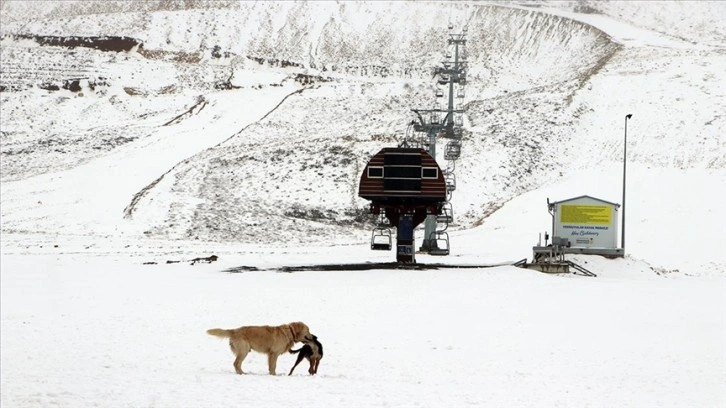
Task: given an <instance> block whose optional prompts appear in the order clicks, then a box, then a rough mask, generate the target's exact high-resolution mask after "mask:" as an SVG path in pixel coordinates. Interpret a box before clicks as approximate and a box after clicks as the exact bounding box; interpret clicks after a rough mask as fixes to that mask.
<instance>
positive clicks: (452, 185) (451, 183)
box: [444, 173, 456, 191]
mask: <svg viewBox="0 0 726 408" xmlns="http://www.w3.org/2000/svg"><path fill="white" fill-rule="evenodd" d="M444 181H445V182H446V191H454V190H456V175H455V174H454V173H450V174H447V175H446V176H445V177H444Z"/></svg>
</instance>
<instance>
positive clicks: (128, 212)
mask: <svg viewBox="0 0 726 408" xmlns="http://www.w3.org/2000/svg"><path fill="white" fill-rule="evenodd" d="M306 89H308V88H307V87H305V88H300V89H297V90H295V91H293V92H290V93H289V94H287V95H285V96H284V97H283V98H282V99H281V100H280V102H279V103H278V104H277V105H275V107H274V108H272V109H270V110H269V111H268V112H267V113H265V114H264V115H263V116H262V117H261V118H260V119H258V120H256V121H254V122H251V123H249V124H247V125H246V126H245V127H243V128H242V129H240V130H239V131H238V132H236V133H234V134H232V136H230V137H228V138H226V139H224V140H223V141H221V142H219V143H217V144H215V145H214V146H211V147H208V148H206V149H205V150H209V149H214V148H216V147H219V146H221V145H222V144H224V143H226V142H227V141H228V140H230V139H232V138H233V137H235V136H238V135H240V134H242V132H244V131H245V130H247V128H249V127H250V126H252V125H256V124H258V123H260V122H262V121H263V120H265V118H267V117H268V116H269V115H270V114H271V113H272V112H274V111H276V110H277V109H278V108H279V107H280V106H282V104H283V103H285V101H286V100H287V98H289V97H291V96H293V95H296V94H299V93H302V92H303V91H304V90H306ZM203 101H204V102H205V103H204V105H203V106H202V108H204V106H206V101H205V100H204V98H202V100H201V101H200V103H201V102H203ZM198 105H199V103H197V105H194V107H196V106H198ZM194 107H192V108H191V109H190V110H189V111H187V112H184V113H182V115H180V116H183V115H185V114H188V113H189V112H190V111H192V110H193V109H194ZM200 110H201V109H200ZM177 118H178V117H177ZM177 118H174V119H172V121H171V122H173V121H175V120H176V119H177ZM171 122H169V123H171ZM167 124H168V123H167ZM165 125H166V124H165ZM197 154H199V152H197V153H195V154H194V155H192V156H189V157H187V158H186V159H184V160H182V161H180V162H178V163H177V164H175V165H174V166H172V167H171V168H170V169H169V170H167V171H165V172H164V173H162V174H161V176H159V177H158V178H157V179H156V180H154V181H152V182H151V183H149V184H148V185H147V186H146V187H144V188H142V189H141V190H139V192H137V193H136V194H134V196H133V198H131V202H130V203H129V204H128V205H127V206H126V208H124V218H125V219H131V218H132V217H133V213H134V211H136V207H137V205H138V203H139V202H140V201H141V199H142V198H144V197H145V196H146V195H147V194H148V193H149V192H150V191H151V190H152V189H153V188H154V187H156V186H157V185H158V184H159V182H161V180H163V179H164V177H166V176H167V175H168V174H169V173H171V172H172V171H173V170H174V169H176V168H177V167H179V165H181V164H185V163H188V162H189V160H190V159H191V158H192V157H194V156H195V155H197Z"/></svg>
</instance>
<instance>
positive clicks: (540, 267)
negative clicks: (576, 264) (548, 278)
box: [521, 263, 570, 273]
mask: <svg viewBox="0 0 726 408" xmlns="http://www.w3.org/2000/svg"><path fill="white" fill-rule="evenodd" d="M521 267H522V268H527V269H532V270H535V271H540V272H544V273H570V265H569V264H566V263H524V264H521Z"/></svg>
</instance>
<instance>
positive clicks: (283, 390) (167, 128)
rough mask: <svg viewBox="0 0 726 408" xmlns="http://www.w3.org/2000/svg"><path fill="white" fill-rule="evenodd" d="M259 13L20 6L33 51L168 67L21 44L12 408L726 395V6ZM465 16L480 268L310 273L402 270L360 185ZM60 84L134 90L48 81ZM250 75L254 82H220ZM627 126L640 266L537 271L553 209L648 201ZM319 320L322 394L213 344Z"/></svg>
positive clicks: (472, 258)
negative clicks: (549, 203)
mask: <svg viewBox="0 0 726 408" xmlns="http://www.w3.org/2000/svg"><path fill="white" fill-rule="evenodd" d="M47 4H48V5H50V4H51V3H47ZM54 4H55V3H54ZM170 4H171V3H170ZM180 4H181V3H180ZM190 4H191V3H190ZM230 4H231V5H229V6H224V5H222V2H216V3H213V4H211V5H209V4H208V5H206V6H204V5H203V4H202V3H200V5H198V6H195V8H194V9H193V10H185V9H184V8H183V7H181V8H180V9H179V10H161V11H149V10H140V9H132V8H133V7H142V6H143V7H152V6H153V4H151V5H150V3H149V4H146V5H139V4H137V5H133V4H130V3H113V4H111V5H108V4H106V3H105V2H65V3H63V2H61V3H57V4H56V6H57V8H56V9H54V10H55V11H54V12H56V13H58V15H57V16H55V17H54V16H48V15H46V14H45V13H44V12H43V10H44V9H43V7H39V6H38V4H37V3H35V2H4V3H3V4H2V13H3V15H2V17H3V19H2V20H3V27H2V33H3V34H7V33H8V32H13V30H18V31H23V30H24V32H27V33H33V34H51V35H103V34H106V35H133V36H137V37H140V38H144V39H145V40H146V45H147V47H148V50H147V52H149V53H151V52H152V51H153V52H162V51H163V52H165V53H168V54H163V55H165V57H163V58H159V59H154V58H151V57H148V55H151V54H144V55H147V56H144V55H142V54H141V52H139V51H138V50H136V51H132V52H129V53H104V52H101V51H97V50H90V49H80V48H78V49H75V50H74V51H72V52H68V51H67V50H63V49H60V48H58V47H39V46H38V45H37V44H35V43H33V42H31V41H27V40H23V41H17V40H13V39H12V38H9V37H6V38H3V39H2V44H1V46H2V49H1V50H0V51H2V53H1V54H2V62H3V67H2V70H0V74H2V77H0V82H1V83H3V84H5V83H8V82H13V81H15V82H16V83H20V84H21V85H22V86H24V87H25V86H30V88H23V89H24V90H22V91H14V92H2V93H1V94H0V101H1V105H0V125H1V127H2V131H1V132H0V137H2V138H1V139H0V141H2V146H0V147H1V148H2V163H0V168H2V174H0V179H1V180H2V183H1V184H0V200H1V201H0V212H1V217H0V226H1V227H2V231H1V232H2V234H1V235H0V251H1V256H0V271H1V273H0V319H1V320H0V324H1V327H0V388H1V389H0V405H2V406H3V407H46V406H62V407H76V406H101V407H128V406H133V407H177V406H190V407H192V406H195V407H196V406H202V407H207V406H209V407H215V406H220V405H229V404H235V405H236V404H239V405H252V406H255V407H268V406H269V407H272V406H280V405H287V406H330V407H337V406H350V407H361V406H392V407H434V406H442V405H445V406H491V407H503V406H504V407H508V406H512V407H529V406H538V407H541V406H546V407H550V406H551V407H583V406H588V407H686V406H687V407H717V406H726V387H724V384H726V300H725V299H726V298H725V297H724V293H726V246H725V245H724V243H723V228H722V226H721V223H720V220H722V219H726V193H725V192H726V160H725V159H724V157H726V144H725V143H726V142H725V141H724V138H723V133H724V130H726V116H724V114H723V112H725V111H726V82H725V81H726V79H725V78H724V76H723V72H724V70H726V51H725V50H726V42H725V40H726V34H725V32H726V30H725V29H724V26H723V23H722V21H724V20H723V19H722V18H720V17H719V16H722V15H724V14H726V7H724V6H723V5H721V3H719V2H695V3H693V2H664V3H659V4H657V3H652V2H642V3H637V4H636V6H631V4H632V3H630V2H608V3H600V2H589V1H579V2H551V1H538V2H529V3H523V4H518V3H507V4H505V3H494V5H491V4H489V3H480V4H478V3H463V2H462V3H450V4H449V3H445V4H444V3H433V2H432V3H426V4H425V5H416V4H415V3H406V2H393V3H375V4H370V3H345V2H344V3H341V4H339V5H336V4H334V3H326V2H321V3H315V2H313V3H303V2H301V3H234V2H232V3H230ZM648 4H654V6H651V7H649V6H648ZM505 6H506V7H505ZM123 7H127V8H128V9H124V10H119V8H123ZM169 7H171V6H169ZM652 7H656V8H655V9H654V8H652ZM109 8H115V9H114V10H110V9H109ZM593 10H596V11H599V12H600V13H597V12H593ZM64 13H65V14H64ZM437 13H439V14H437ZM242 14H244V15H245V16H246V17H245V18H246V20H245V21H246V24H244V25H243V27H242V28H240V27H239V24H237V23H236V19H237V17H238V16H239V15H242ZM30 15H32V16H34V17H39V16H42V17H43V18H36V19H35V20H33V21H31V19H29V16H30ZM435 15H448V16H449V17H448V18H449V19H450V20H452V21H455V22H457V23H460V22H464V21H468V22H469V28H470V30H469V35H470V43H471V47H470V56H471V60H472V62H471V67H470V75H471V76H470V78H471V79H470V85H469V86H468V87H467V99H466V103H467V118H466V122H465V125H466V130H467V132H468V133H467V136H466V138H465V139H464V144H463V151H462V157H461V159H460V160H459V162H458V163H457V166H459V168H457V181H458V183H457V190H456V192H455V195H454V200H453V204H454V209H455V217H456V218H457V226H455V228H452V229H453V231H451V232H450V234H451V243H452V249H451V255H450V256H449V257H446V258H442V257H431V256H428V255H423V254H421V255H417V261H418V262H419V263H421V264H424V265H428V266H429V268H425V269H403V268H402V269H385V268H383V267H373V268H372V269H371V270H357V271H354V270H346V269H347V268H345V267H341V268H339V269H340V270H304V271H298V272H285V271H286V270H287V269H285V268H286V267H287V268H289V267H296V266H310V265H321V264H342V265H354V264H355V265H360V264H366V263H381V264H383V263H388V262H392V261H393V260H394V258H395V256H394V254H393V253H392V252H383V253H381V252H372V251H370V250H369V249H368V248H369V244H368V237H369V235H368V234H369V232H368V230H367V225H366V224H365V223H363V222H360V221H359V220H358V219H357V217H358V216H359V215H360V212H361V210H362V209H365V206H366V203H365V202H364V201H363V200H361V199H359V198H358V197H356V191H355V189H356V188H357V179H358V177H359V174H360V171H361V168H362V166H363V165H364V164H365V162H366V161H367V160H368V157H369V156H370V155H372V154H374V153H376V152H377V151H378V150H379V149H380V148H382V147H386V146H391V145H395V143H396V142H397V141H398V140H400V138H401V136H402V134H403V133H404V132H405V125H406V123H407V120H410V118H409V117H408V116H406V115H407V114H408V110H409V109H410V108H412V107H417V106H422V105H428V101H429V100H430V99H428V98H431V94H432V92H431V91H432V90H433V87H432V85H431V82H432V81H431V78H430V75H429V73H428V72H425V71H422V72H416V71H414V72H413V73H412V74H410V76H407V75H406V74H405V72H406V71H405V70H404V68H405V67H406V64H411V65H412V66H415V65H421V64H423V65H426V64H435V63H437V62H438V60H439V56H438V55H439V54H438V53H440V47H441V44H442V43H443V40H442V41H435V40H433V39H432V38H431V37H429V35H434V36H439V35H443V34H445V32H446V30H445V27H442V26H441V25H442V24H443V25H445V24H446V23H447V22H446V21H438V20H436V19H435V18H434V16H435ZM310 16H317V17H319V18H311V17H310ZM321 16H323V17H321ZM554 16H556V17H554ZM273 17H274V18H273ZM404 21H405V22H406V23H407V24H405V25H402V24H401V22H404ZM583 23H584V24H583ZM256 33H264V35H261V36H259V37H265V38H264V40H262V39H260V38H259V37H258V36H256ZM392 38H394V39H397V40H400V42H399V44H400V47H401V48H400V49H399V48H396V47H390V46H381V45H382V44H387V43H386V41H388V40H391V39H392ZM437 38H438V37H437ZM442 38H443V37H442ZM424 40H429V41H428V42H425V41H424ZM215 44H221V45H222V47H223V49H224V50H229V51H231V52H232V53H233V54H235V55H237V57H234V58H230V59H226V60H225V59H222V60H220V61H217V60H210V58H209V56H208V55H207V54H206V53H207V52H208V50H209V49H210V48H211V47H212V46H213V45H215ZM336 47H342V48H341V49H344V50H346V52H347V54H344V55H342V54H335V53H334V52H333V51H334V50H337V49H339V48H336ZM346 47H347V48H346ZM46 48H47V49H46ZM331 50H332V51H331ZM197 51H199V55H202V54H203V53H205V54H203V55H205V56H203V57H201V59H200V62H199V63H198V64H197V63H193V64H190V63H179V62H177V61H176V60H175V59H174V58H182V57H183V58H191V57H193V56H194V55H197V54H195V53H196V52H197ZM174 53H178V54H174ZM266 53H268V54H266ZM244 54H247V55H253V56H255V57H259V56H269V57H275V58H287V59H290V60H291V61H299V60H304V61H305V63H306V64H307V65H306V67H305V68H304V69H303V68H300V67H295V66H291V67H280V66H269V65H265V64H257V62H254V61H252V60H248V59H245V58H241V57H239V56H241V55H244ZM190 56H191V57H190ZM192 59H193V58H192ZM365 61H368V63H370V64H372V65H375V64H378V63H381V64H387V63H390V64H391V65H390V66H388V68H390V74H389V75H387V76H382V75H380V74H375V75H373V74H371V73H370V72H372V71H371V70H373V69H374V67H373V66H364V65H362V64H363V63H364V62H365ZM371 61H372V62H371ZM311 62H314V63H317V64H318V65H317V66H318V68H315V69H314V68H312V67H311V66H310V64H309V63H311ZM343 62H350V64H351V66H350V67H349V69H348V70H347V71H346V70H342V71H341V70H338V71H336V72H331V71H330V70H328V71H322V69H320V68H319V67H320V66H321V64H323V65H325V64H328V66H330V64H341V63H343ZM28 67H30V68H31V69H30V70H27V68H28ZM33 67H35V68H34V69H32V68H33ZM23 69H26V71H23ZM376 69H377V68H376ZM31 71H32V72H31ZM59 73H61V74H62V73H66V74H69V73H70V74H73V75H75V74H77V73H82V74H84V75H86V74H89V73H90V74H92V75H97V76H103V77H104V78H106V79H105V80H106V81H107V82H108V84H107V85H105V86H99V87H97V88H95V89H93V90H92V89H90V87H89V85H88V84H87V83H84V84H83V87H84V88H83V91H82V93H83V94H84V95H83V96H80V95H79V94H78V93H73V92H70V91H66V90H60V91H56V92H50V91H45V90H42V89H38V88H37V87H35V86H34V84H35V83H36V82H37V81H46V80H53V78H56V79H57V75H59ZM70 74H69V75H70ZM230 74H233V76H232V79H231V83H232V84H233V85H235V86H237V87H239V88H238V89H232V90H218V89H213V88H212V87H211V85H210V84H214V83H215V82H217V81H219V80H221V79H225V78H227V77H228V76H229V75H230ZM298 74H306V75H312V76H314V77H317V79H316V80H315V81H316V82H315V83H314V84H312V85H310V84H303V83H301V82H300V81H297V80H295V77H296V76H297V75H298ZM91 79H94V78H91ZM95 79H98V78H95ZM626 113H632V114H633V119H632V120H631V121H629V124H628V143H629V145H628V187H627V197H628V201H627V217H628V221H627V222H628V224H627V226H628V228H627V233H628V238H627V248H626V253H627V255H626V257H625V258H622V259H612V260H611V259H605V258H601V257H596V256H572V257H571V259H572V260H574V261H575V262H577V263H579V264H581V265H583V266H585V267H586V268H588V269H589V270H591V271H593V272H594V273H596V274H597V277H596V278H588V277H583V276H577V275H547V274H541V273H538V272H534V271H529V270H524V269H519V268H515V267H512V266H509V264H511V263H513V262H514V261H517V260H519V259H522V258H525V257H527V258H530V257H531V247H532V246H533V245H534V244H536V243H537V239H538V234H540V233H544V232H545V231H548V229H549V227H550V222H551V219H550V216H549V214H548V213H547V208H546V200H547V199H548V198H549V199H550V200H562V199H566V198H569V197H574V196H578V195H582V194H589V195H592V196H595V197H600V198H603V199H606V200H609V201H613V202H620V201H621V198H620V197H621V188H622V184H621V181H622V179H621V176H622V173H621V171H622V147H623V146H622V136H623V129H622V125H623V118H624V115H625V114H626ZM440 150H442V149H440ZM276 186H277V187H281V189H278V188H276ZM421 235H422V232H421V231H417V240H418V241H419V242H420V240H421V238H422V237H421ZM211 254H216V255H217V256H219V260H218V261H217V262H214V263H211V264H205V263H197V264H195V265H190V262H189V261H190V260H191V259H193V258H195V257H206V256H209V255H211ZM167 261H172V262H171V263H167ZM439 263H445V264H446V265H449V266H451V267H440V268H439V269H435V266H436V265H435V264H439ZM453 266H456V268H454V267H453ZM484 266H486V267H484ZM313 269H314V268H313ZM319 269H323V268H319ZM296 320H301V321H304V322H306V323H307V324H308V325H309V326H310V328H311V330H312V332H313V333H314V334H316V335H317V336H318V337H319V339H320V340H321V341H322V342H323V344H324V345H325V357H324V358H323V360H322V363H321V366H320V370H319V372H318V375H317V376H315V377H310V376H308V375H307V372H306V367H305V366H304V365H303V366H302V367H298V369H297V371H296V373H295V375H294V376H292V377H288V376H286V375H285V374H287V370H289V368H290V367H291V366H292V364H293V362H294V360H295V358H294V356H283V357H281V359H280V361H279V362H278V376H276V377H271V376H269V375H267V374H266V372H267V367H266V358H265V357H264V356H263V355H261V354H256V353H252V354H250V355H249V356H248V357H247V360H246V361H245V364H244V365H245V367H246V371H248V372H249V373H250V374H248V375H245V376H238V375H236V374H234V370H233V368H232V360H233V358H232V354H231V353H230V351H229V348H228V346H227V344H226V343H225V342H224V341H220V340H219V339H217V338H214V337H211V336H208V335H207V334H206V333H205V330H206V329H209V328H212V327H224V328H234V327H238V326H240V325H255V324H272V325H276V324H281V323H286V322H290V321H296Z"/></svg>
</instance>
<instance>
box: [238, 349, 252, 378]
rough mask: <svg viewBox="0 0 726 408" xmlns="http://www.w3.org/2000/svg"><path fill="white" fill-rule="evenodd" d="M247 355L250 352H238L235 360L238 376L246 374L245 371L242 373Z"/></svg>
mask: <svg viewBox="0 0 726 408" xmlns="http://www.w3.org/2000/svg"><path fill="white" fill-rule="evenodd" d="M247 353H249V350H237V358H235V359H234V371H236V372H237V374H244V371H242V361H244V359H245V357H247Z"/></svg>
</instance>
